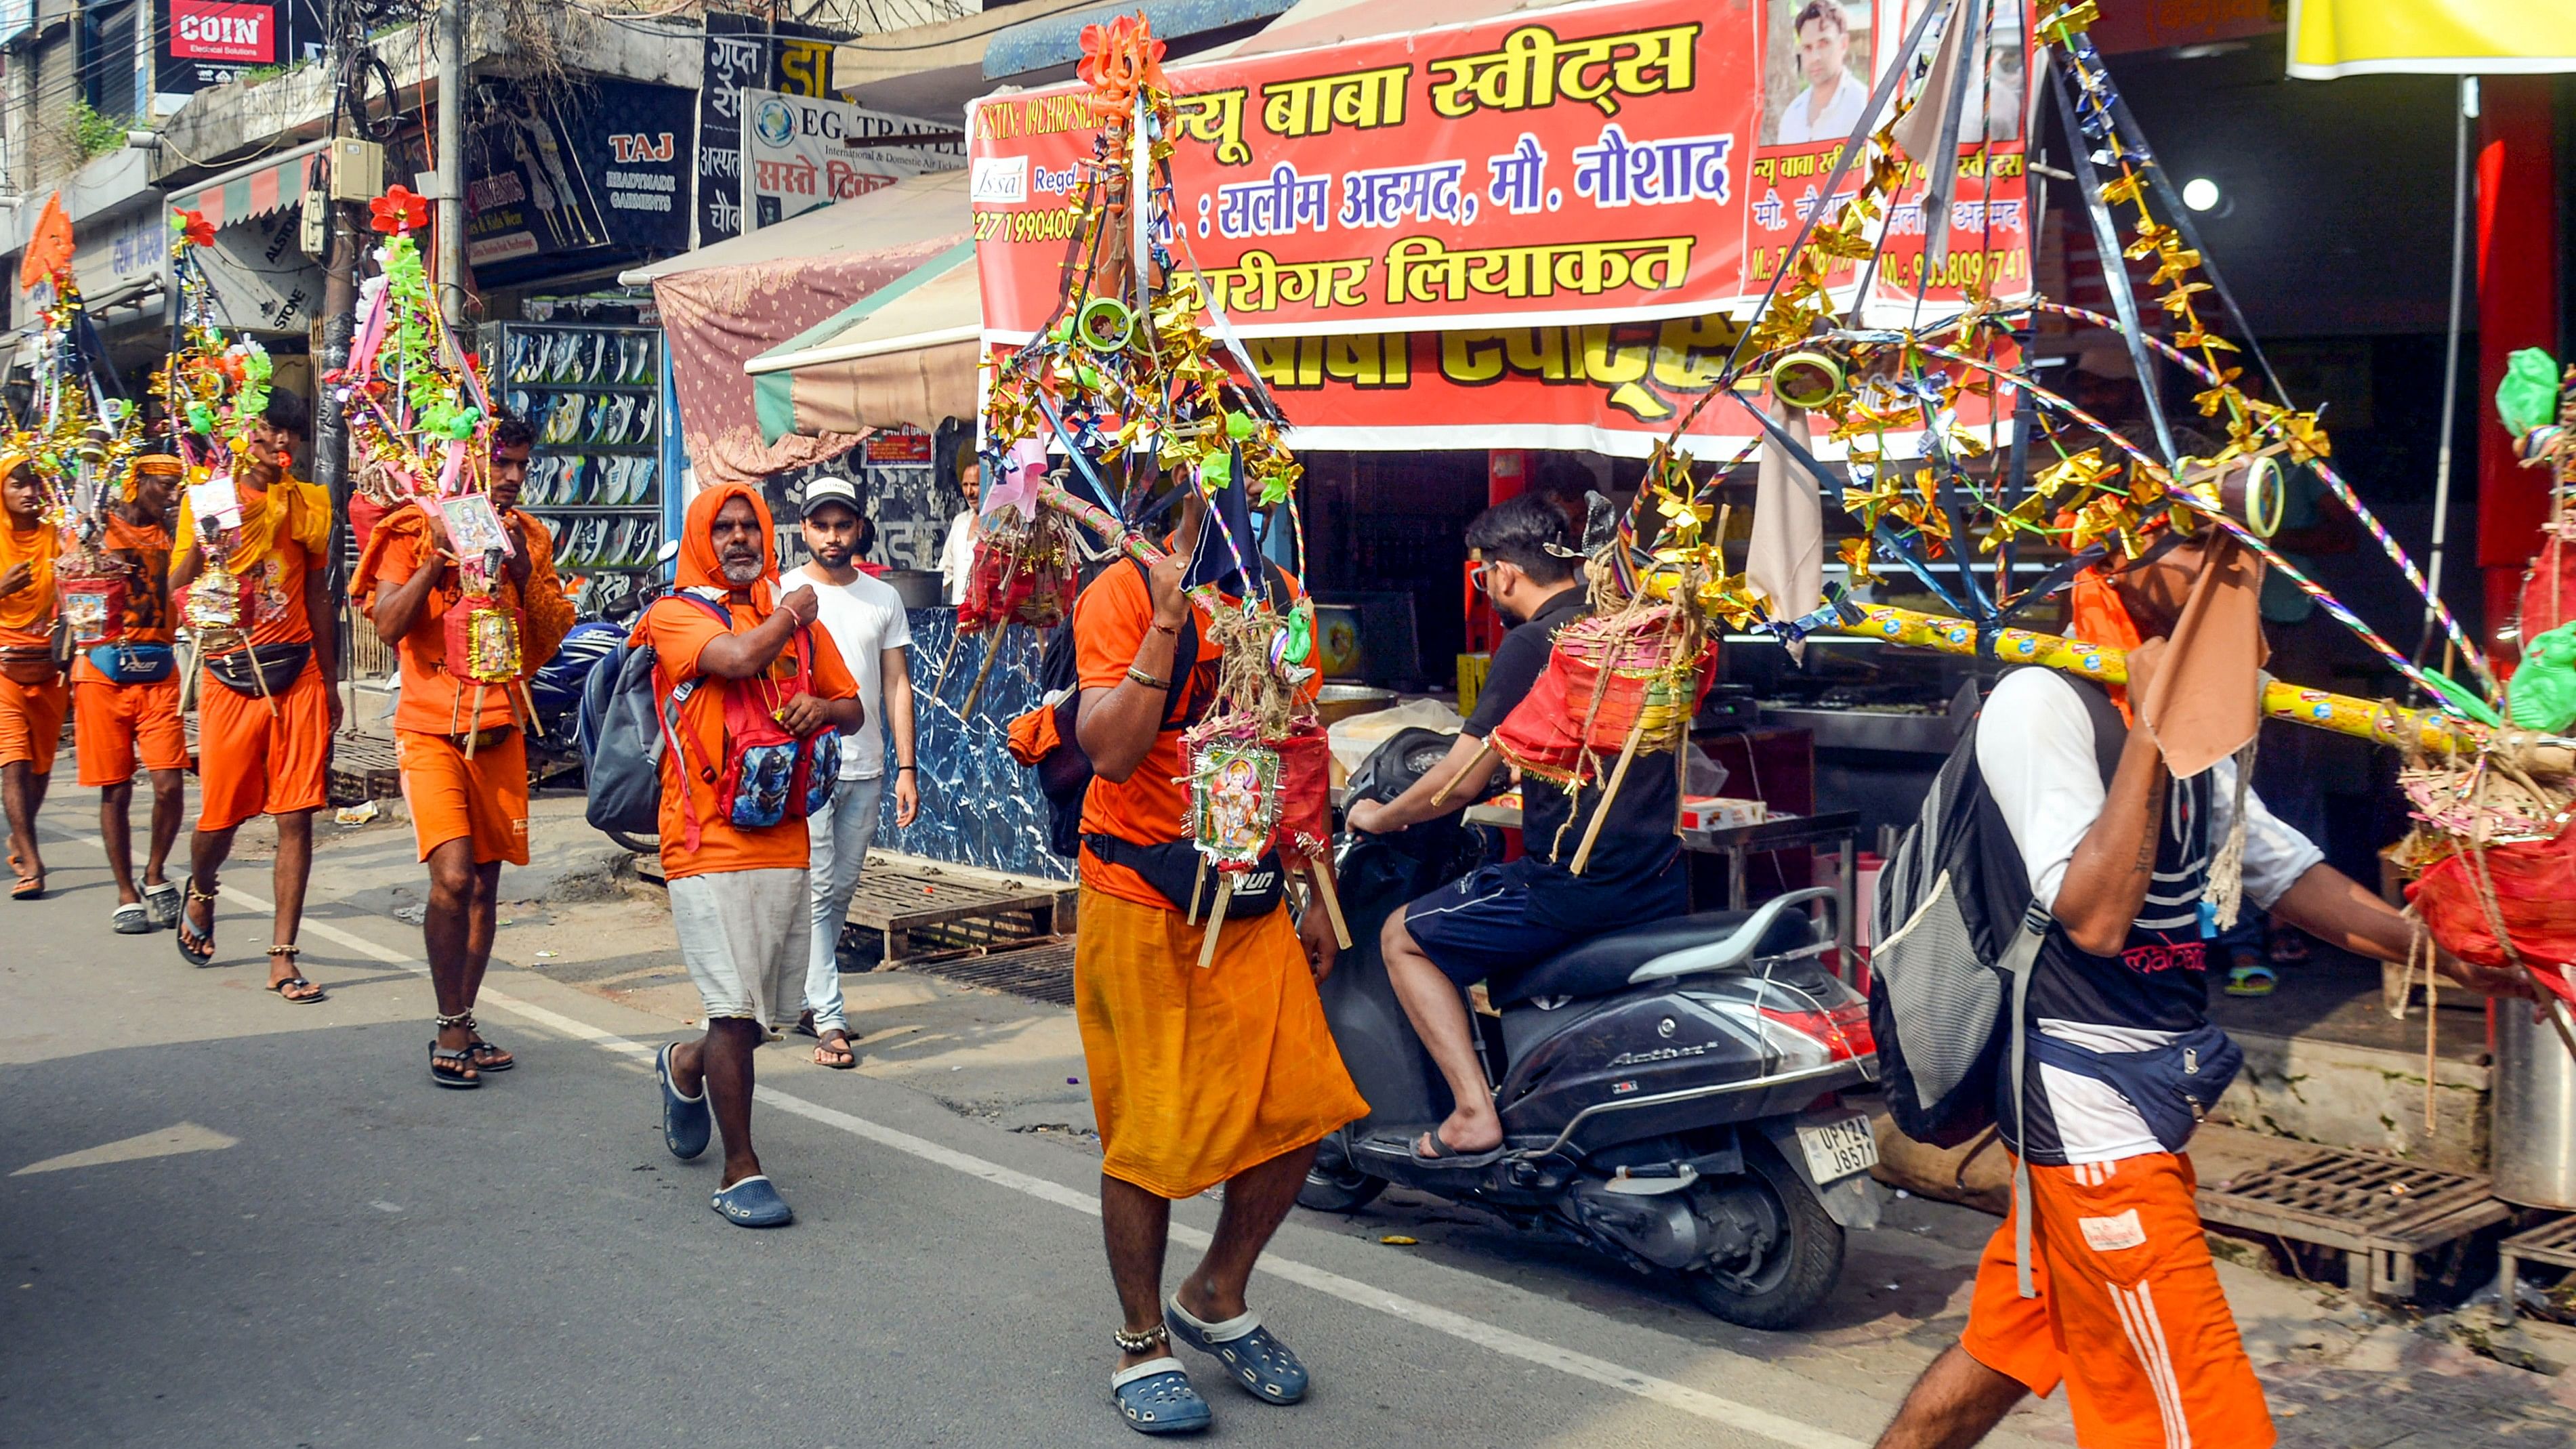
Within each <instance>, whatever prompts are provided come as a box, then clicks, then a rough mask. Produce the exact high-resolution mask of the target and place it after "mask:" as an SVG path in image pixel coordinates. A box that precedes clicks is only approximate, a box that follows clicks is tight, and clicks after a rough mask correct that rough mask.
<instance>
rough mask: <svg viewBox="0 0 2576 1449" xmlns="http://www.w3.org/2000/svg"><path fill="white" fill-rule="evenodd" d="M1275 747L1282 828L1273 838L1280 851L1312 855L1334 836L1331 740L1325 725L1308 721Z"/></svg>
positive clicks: (1279, 741) (1277, 741)
mask: <svg viewBox="0 0 2576 1449" xmlns="http://www.w3.org/2000/svg"><path fill="white" fill-rule="evenodd" d="M1272 748H1274V749H1276V750H1278V751H1279V828H1278V830H1277V831H1275V832H1274V833H1273V834H1272V835H1271V840H1272V842H1273V843H1274V844H1275V845H1276V846H1277V847H1278V848H1279V849H1281V850H1285V851H1290V852H1293V853H1294V854H1298V855H1312V854H1314V853H1315V852H1317V851H1318V850H1321V849H1324V848H1326V847H1327V846H1329V845H1330V844H1331V842H1332V839H1333V749H1332V741H1331V739H1330V738H1329V737H1328V736H1327V735H1326V734H1325V733H1324V727H1323V725H1322V724H1320V723H1318V722H1316V721H1314V720H1308V721H1307V722H1306V723H1304V724H1302V725H1300V726H1298V727H1297V729H1296V730H1294V731H1293V732H1291V733H1290V734H1289V735H1288V737H1287V738H1285V739H1282V740H1276V741H1273V742H1272Z"/></svg>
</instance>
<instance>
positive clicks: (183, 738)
mask: <svg viewBox="0 0 2576 1449" xmlns="http://www.w3.org/2000/svg"><path fill="white" fill-rule="evenodd" d="M72 695H73V700H74V707H73V709H72V747H73V748H74V749H75V750H76V751H78V752H79V755H80V782H81V783H82V784H83V785H86V786H105V785H122V784H124V783H125V782H126V781H128V780H131V779H133V778H134V757H135V755H136V753H137V752H138V751H139V752H140V753H141V755H142V757H143V768H145V769H147V770H184V769H186V768H188V731H187V727H186V726H184V725H182V724H181V723H180V722H179V681H178V679H177V678H176V677H173V678H170V679H165V680H162V681H161V682H160V683H158V684H110V683H108V682H107V681H106V680H104V679H84V680H81V681H80V682H79V683H77V684H74V685H73V686H72Z"/></svg>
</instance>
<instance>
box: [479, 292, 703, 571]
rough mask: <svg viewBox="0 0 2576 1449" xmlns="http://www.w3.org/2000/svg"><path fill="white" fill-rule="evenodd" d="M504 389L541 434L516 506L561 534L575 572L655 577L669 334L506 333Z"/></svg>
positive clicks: (560, 554) (566, 560)
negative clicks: (646, 572) (665, 338)
mask: <svg viewBox="0 0 2576 1449" xmlns="http://www.w3.org/2000/svg"><path fill="white" fill-rule="evenodd" d="M500 332H501V357H500V362H501V366H500V374H501V377H500V386H499V388H498V389H497V390H498V391H499V392H500V393H501V395H502V401H503V402H504V403H506V404H507V405H508V406H509V408H510V409H511V410H512V411H514V412H516V413H518V414H519V416H521V417H523V418H526V419H527V420H528V423H529V425H530V426H531V427H534V428H535V429H536V430H537V445H536V448H535V450H534V452H533V453H532V454H531V456H530V458H529V462H528V483H527V487H526V489H525V490H524V491H523V492H522V493H521V495H520V500H519V506H520V507H522V508H524V509H526V510H527V511H529V512H530V513H533V514H536V515H537V516H538V517H540V518H543V519H544V520H545V521H546V526H547V527H548V528H550V529H552V530H553V531H554V537H555V563H556V565H557V566H558V567H560V568H562V569H564V570H566V571H568V572H589V573H598V572H618V571H627V570H640V569H644V568H649V567H650V566H651V565H652V563H653V555H654V553H655V551H656V550H658V549H659V548H660V547H661V546H662V479H661V476H660V474H661V468H662V425H663V418H662V416H661V413H662V363H661V357H662V334H661V333H660V332H659V331H658V330H657V329H654V328H651V327H618V326H606V325H598V324H586V323H577V324H570V325H559V324H553V323H532V322H505V323H502V324H501V327H500Z"/></svg>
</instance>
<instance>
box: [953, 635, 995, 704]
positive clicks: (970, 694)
mask: <svg viewBox="0 0 2576 1449" xmlns="http://www.w3.org/2000/svg"><path fill="white" fill-rule="evenodd" d="M986 632H987V633H989V634H991V635H992V636H993V637H992V638H991V639H990V640H988V641H987V642H986V643H985V645H984V663H983V666H982V667H981V668H979V669H977V670H976V671H975V682H974V683H973V684H970V685H968V686H967V687H966V702H965V703H964V704H961V705H959V706H957V717H958V718H959V719H964V718H965V717H966V716H968V715H970V714H973V713H974V712H975V698H976V696H978V695H980V694H982V693H983V692H984V676H986V675H988V674H991V673H992V672H993V661H994V660H996V659H998V658H1000V657H1001V655H1002V631H1001V630H999V629H991V630H987V631H986Z"/></svg>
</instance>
